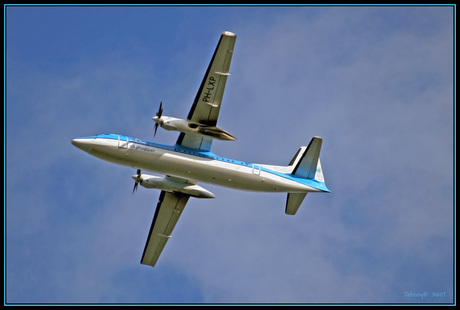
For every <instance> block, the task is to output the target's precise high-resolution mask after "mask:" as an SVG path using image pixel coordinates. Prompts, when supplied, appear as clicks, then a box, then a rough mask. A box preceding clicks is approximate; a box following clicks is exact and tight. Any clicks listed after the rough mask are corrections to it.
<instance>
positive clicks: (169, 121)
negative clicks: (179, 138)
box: [152, 116, 236, 141]
mask: <svg viewBox="0 0 460 310" xmlns="http://www.w3.org/2000/svg"><path fill="white" fill-rule="evenodd" d="M152 119H153V120H154V121H155V122H156V123H157V124H159V125H160V126H161V128H164V129H166V130H175V131H180V132H184V133H192V134H196V135H201V136H207V137H211V138H214V139H219V140H226V141H235V140H236V137H234V136H233V135H232V134H230V133H229V132H227V131H225V130H223V129H221V128H219V127H216V126H209V125H205V124H200V123H194V122H192V121H189V120H186V119H180V118H174V117H170V116H162V117H158V116H154V117H152Z"/></svg>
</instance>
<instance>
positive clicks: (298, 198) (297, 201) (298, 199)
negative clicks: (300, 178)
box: [284, 193, 307, 215]
mask: <svg viewBox="0 0 460 310" xmlns="http://www.w3.org/2000/svg"><path fill="white" fill-rule="evenodd" d="M305 196H307V193H289V194H288V195H287V200H286V210H285V211H284V212H285V213H286V214H289V215H295V214H296V212H297V210H298V209H299V207H300V205H301V204H302V201H303V200H304V199H305Z"/></svg>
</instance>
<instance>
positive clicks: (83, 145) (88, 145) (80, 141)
mask: <svg viewBox="0 0 460 310" xmlns="http://www.w3.org/2000/svg"><path fill="white" fill-rule="evenodd" d="M91 140H93V139H88V138H75V139H72V141H71V142H72V144H73V145H75V146H76V147H78V148H79V149H80V150H83V151H85V152H88V153H89V152H91V151H92V149H93V144H92V141H91Z"/></svg>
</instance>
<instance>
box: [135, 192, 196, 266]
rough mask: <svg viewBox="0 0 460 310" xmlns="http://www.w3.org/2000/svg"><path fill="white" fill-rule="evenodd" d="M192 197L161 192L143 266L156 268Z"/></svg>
mask: <svg viewBox="0 0 460 310" xmlns="http://www.w3.org/2000/svg"><path fill="white" fill-rule="evenodd" d="M189 198H190V196H188V195H185V194H180V193H170V192H166V191H161V194H160V198H159V200H158V205H157V208H156V210H155V215H154V216H153V221H152V225H151V227H150V232H149V236H148V238H147V242H146V244H145V249H144V254H143V255H142V259H141V264H144V265H150V266H152V267H153V266H155V264H156V262H157V260H158V258H159V257H160V254H161V252H162V251H163V248H164V247H165V245H166V242H168V240H169V239H170V238H171V233H172V231H173V229H174V227H175V226H176V223H177V221H178V220H179V217H180V215H181V214H182V211H183V210H184V208H185V205H186V204H187V201H188V199H189Z"/></svg>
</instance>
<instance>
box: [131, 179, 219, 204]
mask: <svg viewBox="0 0 460 310" xmlns="http://www.w3.org/2000/svg"><path fill="white" fill-rule="evenodd" d="M132 178H133V179H134V180H135V181H136V182H138V183H139V184H140V185H141V186H143V187H145V188H156V189H160V190H164V191H167V192H171V193H182V194H186V195H189V196H192V197H196V198H216V196H215V195H214V194H213V193H211V192H210V191H208V190H207V189H205V188H203V187H201V186H199V185H197V184H192V183H188V182H183V181H181V180H179V179H175V178H173V177H159V176H154V175H149V174H145V173H141V174H135V175H133V176H132Z"/></svg>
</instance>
